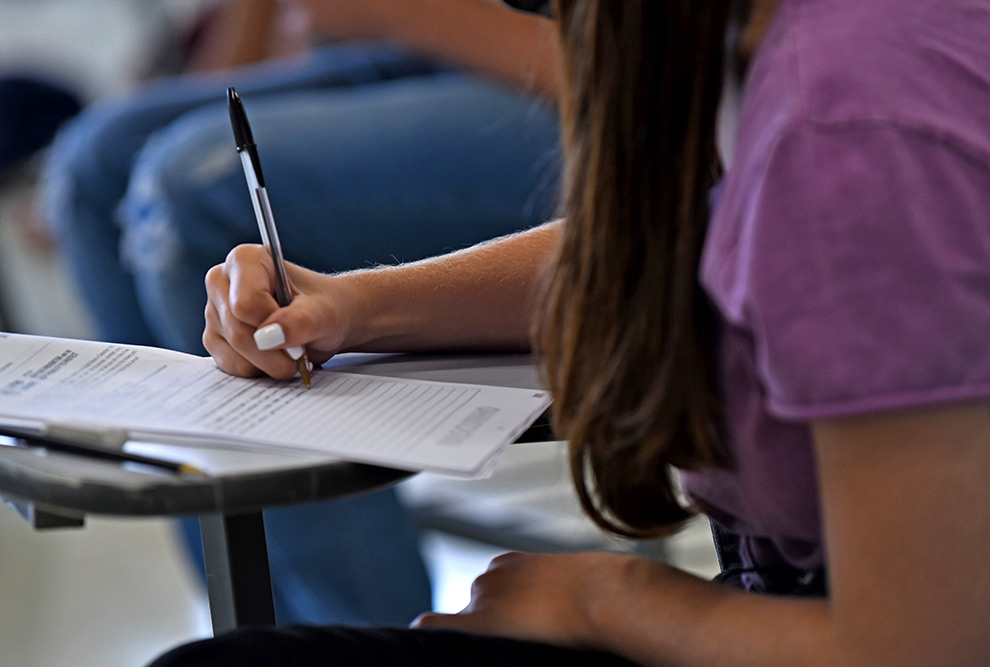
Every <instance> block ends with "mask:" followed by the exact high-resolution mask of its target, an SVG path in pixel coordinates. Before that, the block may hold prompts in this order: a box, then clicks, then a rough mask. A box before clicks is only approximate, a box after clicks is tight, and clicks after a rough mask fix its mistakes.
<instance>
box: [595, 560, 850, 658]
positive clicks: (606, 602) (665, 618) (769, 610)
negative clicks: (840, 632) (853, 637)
mask: <svg viewBox="0 0 990 667" xmlns="http://www.w3.org/2000/svg"><path fill="white" fill-rule="evenodd" d="M617 576H619V577H620V578H622V582H621V583H620V584H619V586H620V588H621V590H622V591H624V592H622V593H621V594H617V595H607V594H606V595H603V596H599V597H598V598H597V599H595V600H594V601H593V603H592V604H591V605H589V627H590V632H589V635H590V636H589V640H590V641H589V642H588V643H589V644H592V645H594V646H595V647H598V648H602V649H604V650H608V651H611V652H614V653H618V654H621V655H625V656H627V657H629V658H630V659H632V660H634V661H636V662H638V663H642V664H644V665H664V666H668V667H669V666H671V665H685V666H687V665H699V666H705V667H712V666H722V665H724V666H725V667H729V666H733V667H734V666H736V665H740V666H741V665H754V666H756V665H759V666H761V667H765V666H769V665H807V666H810V667H813V666H816V665H834V664H836V662H837V660H836V657H835V648H834V643H833V641H832V632H831V626H830V622H829V615H828V603H827V601H825V600H812V599H800V598H784V597H777V596H770V595H760V594H754V593H745V592H742V591H738V590H735V589H732V588H728V587H726V586H720V585H718V584H714V583H711V582H709V581H705V580H703V579H699V578H697V577H694V576H692V575H689V574H687V573H684V572H681V571H678V570H673V569H671V568H669V567H667V566H664V565H660V564H657V563H654V562H651V561H647V560H644V559H630V560H629V561H628V563H627V564H626V567H624V568H619V570H618V574H617ZM606 590H607V588H606Z"/></svg>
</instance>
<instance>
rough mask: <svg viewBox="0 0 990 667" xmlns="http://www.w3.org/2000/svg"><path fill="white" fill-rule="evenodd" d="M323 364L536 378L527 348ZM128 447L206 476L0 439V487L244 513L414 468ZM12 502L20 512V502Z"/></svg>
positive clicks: (362, 486) (59, 499)
mask: <svg viewBox="0 0 990 667" xmlns="http://www.w3.org/2000/svg"><path fill="white" fill-rule="evenodd" d="M325 367H326V368H328V369H333V370H343V369H345V368H346V369H347V370H348V371H349V372H357V373H367V374H370V375H384V376H396V377H406V378H414V379H422V380H437V381H447V382H469V383H474V384H489V385H497V386H507V387H525V388H536V387H538V386H539V383H538V380H537V377H536V373H535V371H534V369H533V367H532V366H531V364H530V359H529V356H528V355H518V354H513V355H504V354H497V355H365V354H345V355H339V356H338V357H335V358H334V359H332V360H331V361H330V362H328V363H327V364H326V365H325ZM131 447H132V445H129V448H131ZM133 447H137V448H139V450H140V451H141V452H142V453H153V454H154V455H156V456H160V457H162V458H170V459H174V460H179V461H185V462H188V463H192V464H194V465H198V466H199V467H201V468H202V469H204V470H206V471H207V473H208V474H207V475H205V476H198V475H184V476H177V475H174V474H171V473H168V472H163V471H158V470H154V469H150V468H147V467H144V466H136V465H131V464H126V465H123V466H122V465H118V464H113V463H108V462H105V461H97V460H93V459H88V458H85V457H81V456H75V455H71V454H63V453H55V452H48V451H45V450H38V449H28V448H23V447H6V446H0V492H2V493H3V495H4V496H9V497H10V499H11V500H13V501H14V502H15V503H18V504H26V505H31V506H34V507H37V508H38V509H41V510H44V511H56V512H58V513H59V514H61V515H63V516H66V515H67V516H72V515H74V514H77V515H79V516H81V515H83V514H87V513H97V514H114V515H183V514H201V513H207V512H218V511H219V512H241V511H243V512H250V511H256V510H258V509H260V508H262V507H269V506H273V505H283V504H291V503H300V502H308V501H316V500H324V499H329V498H335V497H340V496H345V495H349V494H352V493H359V492H362V491H367V490H370V489H374V488H377V487H380V486H386V485H388V484H391V483H394V482H396V481H398V480H401V479H403V478H405V477H408V476H410V475H411V474H413V473H410V472H408V471H402V470H394V469H389V468H382V467H378V466H370V465H364V464H359V463H351V462H347V461H340V460H333V459H328V458H327V457H325V456H320V455H317V454H301V453H293V452H271V453H268V452H264V453H262V452H236V451H231V450H211V449H209V448H206V447H202V446H196V447H182V446H178V445H146V444H136V445H133ZM17 509H19V510H21V511H23V510H24V506H23V505H22V506H21V507H19V508H17Z"/></svg>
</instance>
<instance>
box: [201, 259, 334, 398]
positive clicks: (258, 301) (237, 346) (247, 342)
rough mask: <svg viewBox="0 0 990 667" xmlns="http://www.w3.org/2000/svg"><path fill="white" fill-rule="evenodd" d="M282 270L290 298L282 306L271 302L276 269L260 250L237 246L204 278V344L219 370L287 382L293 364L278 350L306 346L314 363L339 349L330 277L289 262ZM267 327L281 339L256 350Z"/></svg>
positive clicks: (292, 373) (332, 285)
mask: <svg viewBox="0 0 990 667" xmlns="http://www.w3.org/2000/svg"><path fill="white" fill-rule="evenodd" d="M287 269H288V272H289V280H290V282H291V283H292V287H293V290H294V292H295V296H294V298H293V301H292V303H291V304H289V305H288V306H286V307H284V308H280V307H279V305H278V302H277V301H276V300H275V296H274V294H273V293H274V286H275V266H274V263H273V262H272V258H271V255H270V254H269V253H268V251H267V250H265V248H264V247H263V246H260V245H241V246H238V247H236V248H234V249H233V250H231V251H230V254H229V255H227V259H226V260H225V261H224V263H223V264H218V265H217V266H214V267H213V268H212V269H210V271H209V272H208V273H207V274H206V293H207V304H206V313H205V315H206V329H205V330H204V332H203V345H204V346H205V347H206V349H207V351H209V353H210V354H211V355H212V356H213V358H214V360H215V361H216V363H217V366H218V367H219V368H220V369H221V370H223V371H225V372H227V373H230V374H232V375H239V376H242V377H252V376H256V375H260V374H262V373H265V374H268V375H270V376H272V377H275V378H280V379H288V378H291V377H293V376H294V375H295V373H296V365H295V363H294V362H293V361H292V360H291V359H290V358H289V357H288V356H286V354H285V353H284V352H282V350H283V349H285V348H288V347H293V346H305V347H306V350H307V353H308V355H309V357H310V359H311V360H312V361H313V362H314V363H316V364H320V363H323V362H324V361H326V360H327V359H329V358H330V357H331V356H333V355H334V354H335V353H336V352H338V351H339V350H340V348H341V345H342V344H343V342H344V339H345V332H346V331H347V327H346V326H345V322H346V317H345V316H344V315H343V313H344V311H343V310H342V309H341V308H339V305H340V303H342V300H340V299H338V298H337V296H339V295H337V294H336V292H339V290H336V292H335V290H334V285H335V284H334V282H333V277H332V276H327V275H324V274H320V273H317V272H315V271H309V270H307V269H303V268H302V267H299V266H296V265H293V264H291V263H288V264H287ZM269 325H277V327H276V329H277V328H280V329H281V331H282V334H283V335H282V338H283V340H282V342H280V343H279V342H277V341H276V346H275V347H274V348H272V349H266V350H262V349H259V347H258V344H257V343H256V339H255V336H254V334H255V332H256V331H258V330H259V329H263V328H265V327H268V326H269Z"/></svg>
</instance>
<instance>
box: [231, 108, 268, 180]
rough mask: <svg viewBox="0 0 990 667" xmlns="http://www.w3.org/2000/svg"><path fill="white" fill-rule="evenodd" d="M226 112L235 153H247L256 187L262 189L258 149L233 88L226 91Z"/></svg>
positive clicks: (262, 178)
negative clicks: (256, 182) (256, 181)
mask: <svg viewBox="0 0 990 667" xmlns="http://www.w3.org/2000/svg"><path fill="white" fill-rule="evenodd" d="M227 111H228V112H229V113H230V126H231V128H233V130H234V143H235V144H236V145H237V152H241V151H247V153H248V155H249V156H250V157H251V165H252V166H253V167H254V173H255V176H256V177H257V179H258V185H260V186H261V187H264V185H265V178H264V176H263V175H262V173H261V160H260V158H259V157H258V147H257V146H256V145H255V143H254V135H253V134H252V133H251V125H250V124H249V123H248V119H247V112H245V111H244V103H243V102H241V96H240V95H238V94H237V91H236V90H234V89H233V88H228V89H227Z"/></svg>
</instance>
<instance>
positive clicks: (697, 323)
mask: <svg viewBox="0 0 990 667" xmlns="http://www.w3.org/2000/svg"><path fill="white" fill-rule="evenodd" d="M729 5H730V3H729V1H728V0H559V1H558V3H557V17H558V19H559V22H560V32H561V42H562V46H563V52H564V68H565V71H564V78H565V80H564V99H563V100H562V104H561V111H562V115H563V123H564V143H565V148H566V157H567V178H566V192H565V196H564V210H565V216H566V222H565V223H564V228H563V233H562V239H561V244H560V246H559V247H558V249H557V254H556V256H555V259H554V262H553V264H552V267H551V271H550V273H549V275H548V278H547V282H546V288H545V292H544V295H543V310H542V313H543V317H542V319H541V318H537V320H538V321H537V323H536V327H535V329H534V347H535V349H536V350H537V353H538V355H539V359H540V361H541V362H542V365H543V369H544V373H545V376H546V377H545V379H546V381H547V383H548V385H549V387H550V389H551V391H552V392H553V395H554V420H555V427H556V428H557V430H558V433H559V434H561V435H562V436H563V437H566V438H567V439H568V440H569V441H570V463H571V471H572V474H573V477H574V482H575V486H576V487H577V490H578V495H579V497H580V499H581V502H582V504H583V505H584V508H585V510H586V511H587V512H588V513H589V514H590V515H591V516H592V518H594V519H595V521H596V522H597V523H598V524H599V525H601V526H603V527H605V528H607V529H609V530H611V531H613V532H616V533H618V534H621V535H626V536H632V537H643V536H649V535H658V534H663V533H666V532H670V531H672V530H674V529H676V528H677V527H678V526H679V525H680V524H681V523H683V521H684V520H685V519H687V518H689V517H690V516H691V510H690V508H689V507H687V506H685V505H684V504H683V503H682V502H681V501H680V500H679V499H678V494H677V490H676V485H675V483H674V480H673V478H672V472H671V470H670V468H669V466H676V467H679V468H684V469H695V468H698V467H700V466H718V465H725V464H726V463H727V458H726V456H725V455H724V453H723V450H722V448H721V447H720V445H719V435H718V434H719V428H718V424H719V401H718V397H717V392H716V387H715V373H714V367H713V366H714V359H713V357H714V335H715V334H714V326H715V325H714V319H713V316H712V312H711V309H710V306H709V304H708V302H707V300H706V298H705V297H704V295H703V293H702V292H701V289H700V287H699V285H698V281H697V272H698V265H699V257H700V254H701V245H702V242H703V239H704V235H705V230H706V226H707V217H708V203H707V193H708V190H709V188H710V186H711V185H712V182H713V178H714V173H715V168H716V164H717V163H716V154H715V114H716V108H717V106H718V101H719V97H720V93H721V79H722V64H723V51H724V39H725V37H724V36H725V29H726V24H727V21H728V15H729Z"/></svg>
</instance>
